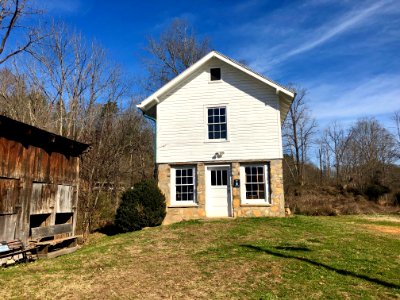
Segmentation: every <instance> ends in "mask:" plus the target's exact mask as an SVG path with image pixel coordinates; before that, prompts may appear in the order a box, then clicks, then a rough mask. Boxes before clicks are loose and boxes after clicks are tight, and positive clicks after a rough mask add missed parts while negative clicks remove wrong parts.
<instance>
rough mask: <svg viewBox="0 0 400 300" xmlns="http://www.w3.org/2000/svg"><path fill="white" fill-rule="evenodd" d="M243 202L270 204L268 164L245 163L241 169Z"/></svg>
mask: <svg viewBox="0 0 400 300" xmlns="http://www.w3.org/2000/svg"><path fill="white" fill-rule="evenodd" d="M240 174H241V181H242V191H241V198H242V203H243V204H270V197H269V184H268V183H269V178H268V174H269V172H268V165H267V164H259V165H258V164H257V165H244V166H241V169H240Z"/></svg>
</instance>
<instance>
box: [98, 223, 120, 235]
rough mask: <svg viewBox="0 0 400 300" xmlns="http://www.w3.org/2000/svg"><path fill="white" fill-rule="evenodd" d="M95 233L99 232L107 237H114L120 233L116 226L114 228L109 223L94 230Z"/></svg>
mask: <svg viewBox="0 0 400 300" xmlns="http://www.w3.org/2000/svg"><path fill="white" fill-rule="evenodd" d="M96 232H100V233H102V234H105V235H108V236H113V235H116V234H118V233H121V231H120V230H119V229H118V228H117V226H115V225H114V224H112V223H109V224H107V225H104V226H103V227H101V228H99V229H96Z"/></svg>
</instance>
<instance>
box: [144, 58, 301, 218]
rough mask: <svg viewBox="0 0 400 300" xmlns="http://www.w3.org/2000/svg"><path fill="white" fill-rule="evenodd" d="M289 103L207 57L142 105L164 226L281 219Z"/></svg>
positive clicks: (228, 62) (247, 72)
mask: <svg viewBox="0 0 400 300" xmlns="http://www.w3.org/2000/svg"><path fill="white" fill-rule="evenodd" d="M294 97H295V93H294V92H293V91H292V90H290V89H288V88H286V87H284V86H282V85H280V84H278V83H276V82H274V81H272V80H271V79H269V78H267V77H265V76H263V75H261V74H259V73H257V72H255V71H253V70H251V69H249V68H248V67H246V66H244V65H242V64H240V63H238V62H236V61H234V60H232V59H231V58H229V57H227V56H225V55H223V54H221V53H219V52H216V51H212V52H210V53H209V54H207V55H206V56H204V57H203V58H202V59H200V60H199V61H198V62H196V63H195V64H193V65H192V66H191V67H189V68H188V69H186V70H185V71H184V72H182V73H181V74H180V75H179V76H177V77H176V78H174V79H173V80H171V81H170V82H169V83H167V84H166V85H164V86H163V87H162V88H160V89H159V90H158V91H156V92H155V93H154V94H152V95H151V96H149V97H148V98H146V99H145V100H144V101H143V102H141V103H140V104H139V105H138V108H140V109H141V110H142V111H143V113H144V114H146V115H147V116H149V117H151V118H153V119H154V120H156V135H157V142H156V162H157V166H158V182H159V187H160V189H161V190H162V192H163V193H164V194H165V196H166V199H167V207H168V208H167V217H166V219H165V221H164V223H171V222H177V221H181V220H187V219H194V218H204V217H238V216H283V215H284V195H283V178H282V137H281V126H282V123H283V121H284V119H285V117H286V115H287V113H288V110H289V107H290V105H291V103H292V101H293V99H294Z"/></svg>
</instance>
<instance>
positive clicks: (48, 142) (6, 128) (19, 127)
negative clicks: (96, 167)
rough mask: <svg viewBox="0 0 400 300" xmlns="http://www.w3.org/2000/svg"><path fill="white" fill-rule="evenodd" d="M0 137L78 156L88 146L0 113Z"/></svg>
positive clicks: (49, 150) (25, 144)
mask: <svg viewBox="0 0 400 300" xmlns="http://www.w3.org/2000/svg"><path fill="white" fill-rule="evenodd" d="M0 137H4V138H6V139H9V140H13V141H17V142H20V143H21V144H23V145H24V146H26V147H27V146H29V145H32V146H35V147H39V148H43V149H45V150H46V151H48V152H58V153H62V154H65V155H70V156H79V155H80V154H82V153H83V152H84V151H85V150H86V149H87V148H88V147H89V145H88V144H84V143H81V142H78V141H75V140H72V139H68V138H66V137H63V136H60V135H58V134H55V133H51V132H48V131H46V130H43V129H40V128H37V127H35V126H32V125H28V124H25V123H22V122H19V121H16V120H13V119H11V118H8V117H6V116H2V115H0Z"/></svg>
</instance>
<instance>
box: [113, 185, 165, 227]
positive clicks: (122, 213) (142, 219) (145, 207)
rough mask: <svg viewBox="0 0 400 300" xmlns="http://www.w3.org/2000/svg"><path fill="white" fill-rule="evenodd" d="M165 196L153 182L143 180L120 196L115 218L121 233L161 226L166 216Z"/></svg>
mask: <svg viewBox="0 0 400 300" xmlns="http://www.w3.org/2000/svg"><path fill="white" fill-rule="evenodd" d="M165 209H166V204H165V196H164V195H163V194H162V193H161V191H160V189H159V188H158V186H157V183H156V182H155V181H154V180H144V181H141V182H139V183H137V184H135V185H134V187H133V189H129V190H127V191H126V192H124V193H123V194H122V198H121V203H120V205H119V207H118V210H117V214H116V216H115V226H116V227H117V228H118V229H119V230H120V231H121V232H128V231H134V230H140V229H142V228H144V227H154V226H158V225H161V223H162V221H163V220H164V217H165V214H166V211H165Z"/></svg>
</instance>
